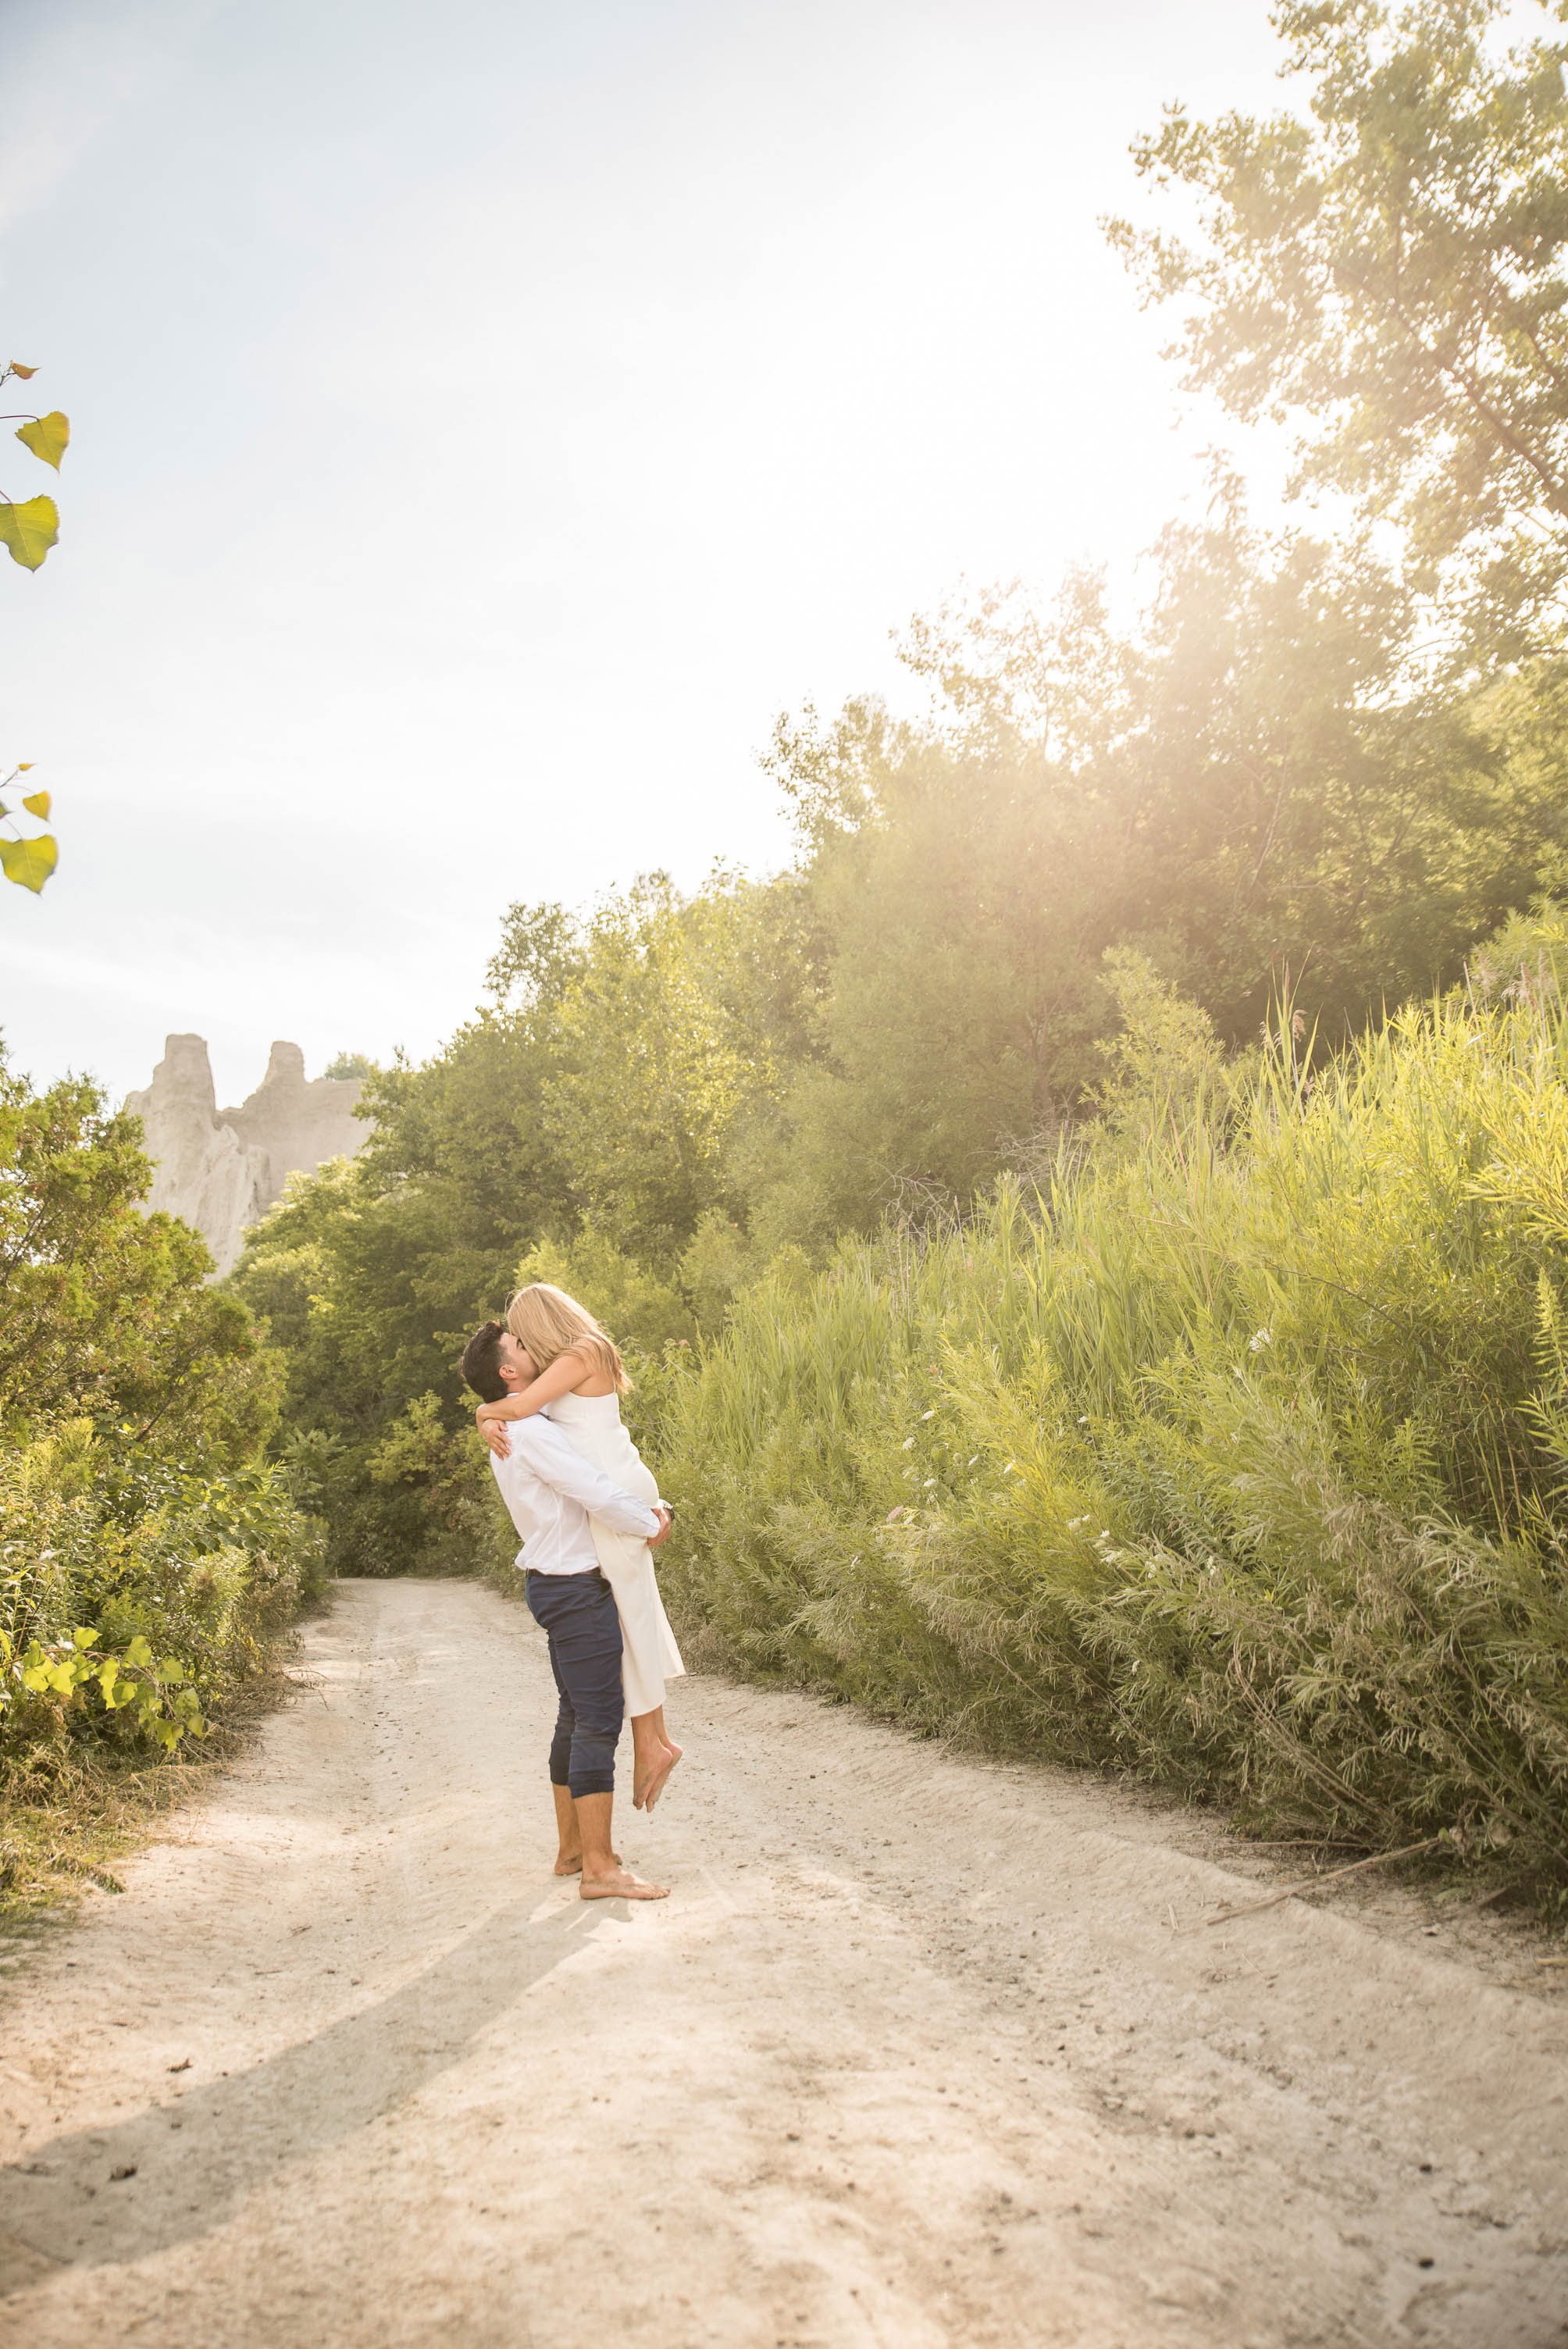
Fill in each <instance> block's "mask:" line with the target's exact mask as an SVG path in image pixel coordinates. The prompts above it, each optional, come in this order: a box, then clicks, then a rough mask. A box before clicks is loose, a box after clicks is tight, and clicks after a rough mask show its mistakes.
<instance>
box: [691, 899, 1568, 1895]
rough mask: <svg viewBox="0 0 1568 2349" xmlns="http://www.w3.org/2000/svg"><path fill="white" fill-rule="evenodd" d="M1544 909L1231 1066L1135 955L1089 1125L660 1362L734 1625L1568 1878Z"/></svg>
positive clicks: (1105, 1745)
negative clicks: (1395, 998)
mask: <svg viewBox="0 0 1568 2349" xmlns="http://www.w3.org/2000/svg"><path fill="white" fill-rule="evenodd" d="M1561 935H1562V925H1561V923H1560V922H1557V921H1555V918H1554V917H1553V919H1552V920H1549V921H1548V922H1547V923H1546V924H1545V926H1544V929H1543V931H1542V935H1541V937H1540V940H1539V945H1540V946H1541V947H1546V946H1547V945H1549V944H1550V942H1551V939H1552V937H1553V936H1557V937H1558V938H1560V937H1561ZM1509 943H1510V946H1511V948H1512V949H1514V950H1515V952H1516V953H1517V952H1518V950H1519V948H1520V947H1521V946H1522V944H1523V945H1524V947H1525V948H1526V951H1525V952H1523V953H1522V955H1520V957H1519V959H1518V960H1517V961H1516V962H1515V964H1514V966H1513V976H1512V978H1511V980H1510V981H1509V982H1508V983H1507V984H1506V985H1502V984H1500V983H1499V982H1500V980H1501V978H1503V977H1504V976H1506V975H1505V974H1502V973H1497V972H1494V975H1493V987H1494V992H1493V995H1492V999H1491V1000H1490V1001H1483V1000H1481V999H1480V997H1479V995H1470V996H1467V997H1463V998H1460V999H1447V1000H1443V1001H1439V1002H1438V1003H1436V1004H1434V1005H1432V1006H1429V1007H1428V1008H1426V1009H1417V1010H1413V1011H1410V1012H1408V1013H1406V1014H1403V1015H1401V1016H1400V1017H1399V1018H1398V1019H1396V1020H1395V1021H1394V1022H1393V1023H1392V1024H1391V1025H1390V1026H1389V1027H1388V1028H1387V1030H1384V1031H1383V1032H1381V1033H1379V1034H1377V1035H1376V1036H1373V1037H1371V1038H1369V1039H1368V1040H1366V1041H1365V1042H1364V1043H1363V1044H1362V1045H1361V1046H1360V1047H1359V1048H1358V1049H1357V1051H1356V1052H1355V1053H1354V1054H1353V1055H1352V1056H1350V1057H1349V1058H1347V1059H1346V1060H1345V1061H1343V1062H1340V1063H1336V1064H1332V1065H1329V1066H1327V1067H1326V1068H1323V1069H1321V1070H1320V1071H1316V1072H1315V1073H1314V1072H1310V1071H1308V1069H1307V1068H1306V1067H1305V1065H1304V1063H1303V1062H1302V1061H1300V1060H1299V1059H1298V1057H1297V1046H1296V1043H1295V1040H1294V1039H1293V1037H1292V1036H1291V1034H1290V1032H1289V1027H1288V1023H1287V1024H1286V1026H1285V1028H1284V1032H1283V1033H1282V1034H1280V1035H1277V1036H1276V1037H1275V1038H1274V1041H1273V1043H1272V1044H1271V1046H1270V1048H1269V1050H1267V1051H1266V1052H1265V1053H1264V1054H1263V1055H1262V1056H1261V1058H1259V1059H1258V1060H1256V1061H1254V1063H1253V1065H1252V1066H1250V1067H1248V1068H1246V1069H1244V1070H1243V1071H1240V1072H1235V1073H1232V1074H1231V1075H1229V1076H1228V1077H1227V1076H1225V1075H1223V1073H1222V1072H1221V1071H1219V1070H1218V1067H1217V1065H1216V1064H1215V1063H1213V1062H1212V1058H1211V1056H1210V1055H1209V1054H1208V1053H1207V1051H1206V1050H1205V1047H1204V1040H1203V1038H1202V1034H1201V1033H1199V1032H1197V1031H1195V1030H1194V1025H1193V1021H1192V1019H1191V1017H1190V1016H1186V1015H1183V1016H1181V1017H1176V1016H1175V1015H1174V1009H1173V1007H1172V1006H1171V1003H1170V1001H1169V999H1164V1000H1163V1002H1162V1000H1161V989H1160V988H1159V987H1158V985H1157V983H1156V982H1155V981H1154V980H1153V978H1152V975H1151V974H1150V972H1149V971H1148V969H1147V968H1142V969H1141V970H1140V968H1138V967H1136V966H1135V965H1130V964H1129V963H1128V962H1127V961H1126V960H1125V958H1124V960H1123V962H1122V964H1121V966H1120V967H1119V969H1117V970H1116V971H1115V972H1114V973H1113V984H1114V985H1115V987H1116V988H1117V990H1118V992H1119V995H1120V998H1121V1000H1122V1004H1123V1009H1124V1011H1128V1012H1130V1013H1131V1014H1132V1015H1133V1017H1134V1019H1135V1020H1136V1021H1137V1022H1138V1023H1139V1024H1140V1027H1141V1030H1142V1032H1141V1034H1132V1035H1130V1036H1129V1038H1128V1040H1127V1041H1126V1043H1125V1045H1124V1046H1123V1048H1122V1049H1121V1050H1119V1053H1118V1055H1117V1065H1116V1067H1114V1068H1113V1070H1112V1071H1111V1090H1112V1092H1113V1094H1114V1113H1113V1114H1112V1115H1110V1116H1109V1117H1108V1119H1107V1121H1106V1123H1105V1126H1104V1128H1103V1130H1102V1133H1100V1135H1099V1138H1098V1139H1097V1140H1096V1142H1095V1143H1094V1144H1093V1146H1092V1148H1091V1149H1090V1150H1089V1151H1088V1154H1087V1155H1080V1156H1079V1157H1078V1158H1077V1159H1075V1158H1074V1157H1073V1156H1072V1155H1070V1154H1068V1153H1066V1152H1064V1153H1063V1154H1061V1155H1060V1156H1059V1158H1058V1161H1057V1166H1056V1169H1055V1171H1054V1174H1052V1175H1051V1176H1050V1177H1049V1178H1048V1179H1047V1181H1046V1182H1045V1184H1044V1185H1043V1186H1042V1188H1041V1190H1040V1191H1039V1192H1038V1193H1037V1194H1031V1195H1026V1194H1025V1193H1024V1192H1023V1191H1022V1190H1021V1189H1020V1188H1019V1187H1017V1186H1016V1185H1005V1186H1004V1187H1003V1188H1002V1189H1001V1190H1000V1191H999V1193H998V1194H997V1195H996V1196H995V1200H994V1201H993V1203H992V1204H991V1205H990V1206H988V1207H987V1208H986V1209H985V1211H984V1212H983V1213H982V1214H981V1215H980V1216H979V1217H978V1218H977V1219H976V1220H975V1223H974V1224H973V1225H972V1226H970V1227H969V1228H963V1227H961V1226H956V1225H954V1224H952V1223H948V1224H946V1225H944V1226H939V1227H937V1228H933V1229H927V1230H925V1231H923V1232H920V1231H910V1230H905V1231H903V1232H890V1233H886V1234H884V1235H883V1236H882V1237H878V1238H875V1239H872V1240H865V1241H852V1242H849V1243H846V1244H844V1245H842V1246H841V1247H840V1248H839V1249H838V1250H837V1251H836V1253H835V1254H834V1255H833V1257H832V1258H831V1260H830V1262H829V1263H828V1265H827V1266H826V1268H825V1269H823V1270H821V1271H820V1272H818V1273H807V1272H804V1271H803V1270H802V1268H800V1267H799V1265H795V1264H792V1265H789V1266H787V1267H785V1268H782V1269H780V1270H778V1271H775V1272H773V1273H770V1274H769V1275H768V1276H766V1277H765V1278H763V1279H762V1280H761V1281H760V1282H759V1283H758V1284H757V1285H756V1286H755V1287H753V1288H751V1289H750V1290H749V1291H748V1292H747V1293H746V1294H745V1295H743V1296H742V1297H741V1298H740V1299H738V1302H737V1303H736V1305H735V1307H734V1309H733V1311H732V1316H731V1319H730V1323H729V1326H728V1328H727V1330H726V1331H725V1333H724V1335H723V1336H722V1337H721V1338H719V1339H718V1340H717V1341H715V1342H714V1343H712V1344H710V1345H709V1346H708V1347H707V1350H706V1351H704V1352H703V1353H702V1354H701V1355H700V1357H691V1356H687V1357H686V1361H689V1362H691V1364H692V1367H691V1368H690V1370H689V1371H682V1369H681V1368H680V1366H679V1363H678V1361H672V1362H671V1364H670V1365H669V1367H668V1368H667V1370H666V1372H665V1375H664V1377H663V1379H662V1381H661V1382H660V1384H659V1387H658V1391H657V1392H656V1394H655V1396H654V1398H653V1401H654V1403H655V1411H656V1421H657V1424H656V1429H655V1435H654V1442H655V1456H656V1458H657V1460H658V1464H659V1470H660V1475H661V1479H662V1481H663V1482H664V1484H665V1488H666V1490H667V1491H669V1492H670V1493H671V1495H673V1496H674V1497H675V1498H676V1501H677V1503H678V1504H679V1506H680V1525H681V1529H682V1539H681V1540H680V1541H679V1542H678V1543H676V1544H675V1545H674V1546H673V1547H672V1548H671V1549H670V1550H669V1551H668V1552H666V1553H665V1557H666V1559H667V1561H668V1563H667V1567H666V1568H665V1579H666V1581H667V1582H668V1584H669V1587H670V1597H671V1601H672V1606H673V1608H674V1609H676V1611H677V1613H678V1617H679V1619H680V1623H681V1627H682V1629H683V1632H684V1634H685V1636H686V1637H687V1638H688V1639H689V1640H691V1642H692V1645H693V1648H694V1649H695V1651H696V1653H697V1655H698V1656H699V1657H701V1658H702V1659H704V1660H705V1661H710V1662H722V1663H725V1664H727V1665H730V1666H732V1667H737V1668H739V1669H742V1670H746V1671H751V1672H754V1673H757V1674H760V1675H764V1676H771V1677H782V1678H786V1679H789V1680H792V1681H797V1682H805V1683H807V1684H810V1685H813V1686H816V1687H820V1688H824V1689H830V1690H833V1691H835V1692H839V1693H841V1694H842V1695H844V1696H847V1697H850V1698H852V1699H854V1700H855V1701H857V1702H861V1703H865V1704H869V1705H872V1706H874V1707H876V1708H878V1709H880V1710H882V1711H884V1712H887V1713H896V1714H898V1715H900V1716H902V1717H903V1718H905V1719H907V1720H909V1721H911V1722H913V1723H917V1724H919V1725H921V1726H923V1727H926V1728H929V1729H932V1730H943V1731H946V1732H958V1733H965V1734H967V1735H969V1736H972V1737H975V1738H982V1739H984V1740H985V1742H987V1743H988V1744H1001V1745H1005V1746H1011V1747H1014V1748H1016V1749H1018V1750H1022V1751H1026V1752H1029V1753H1032V1754H1038V1755H1042V1756H1048V1757H1051V1758H1055V1759H1059V1760H1064V1761H1070V1762H1077V1763H1086V1764H1101V1765H1104V1764H1115V1765H1117V1766H1119V1767H1123V1768H1127V1769H1130V1770H1132V1771H1135V1772H1137V1773H1140V1774H1141V1775H1146V1776H1149V1777H1151V1778H1159V1779H1161V1780H1163V1781H1165V1782H1167V1783H1169V1784H1171V1785H1176V1786H1179V1787H1180V1788H1181V1789H1182V1790H1184V1791H1185V1792H1187V1793H1189V1794H1192V1795H1212V1796H1214V1797H1217V1798H1221V1799H1223V1800H1225V1801H1227V1802H1229V1803H1231V1804H1233V1805H1234V1806H1237V1807H1238V1808H1239V1811H1240V1813H1241V1815H1242V1816H1243V1819H1246V1820H1250V1821H1253V1822H1258V1823H1262V1822H1265V1821H1266V1822H1268V1823H1269V1824H1270V1826H1271V1827H1272V1828H1273V1829H1274V1830H1275V1831H1279V1832H1284V1833H1293V1832H1297V1833H1310V1834H1322V1835H1332V1836H1335V1837H1344V1838H1346V1839H1347V1840H1350V1841H1353V1842H1357V1843H1361V1844H1364V1845H1366V1846H1367V1847H1380V1846H1398V1845H1404V1844H1409V1843H1411V1842H1413V1841H1416V1840H1418V1839H1419V1838H1420V1837H1425V1836H1429V1835H1435V1834H1439V1833H1440V1832H1441V1833H1446V1834H1447V1835H1449V1837H1451V1839H1452V1842H1453V1845H1454V1847H1455V1848H1456V1849H1457V1850H1458V1851H1459V1852H1460V1854H1462V1856H1463V1857H1464V1858H1465V1859H1466V1861H1467V1862H1468V1863H1470V1865H1472V1866H1474V1867H1475V1868H1478V1869H1480V1870H1482V1871H1484V1872H1485V1873H1487V1874H1488V1875H1490V1876H1491V1877H1493V1878H1496V1879H1497V1880H1499V1881H1501V1882H1506V1883H1510V1884H1515V1885H1518V1886H1520V1887H1522V1888H1526V1889H1529V1890H1530V1891H1531V1892H1532V1893H1533V1894H1534V1895H1536V1896H1537V1897H1539V1898H1541V1899H1542V1900H1544V1901H1547V1902H1549V1903H1552V1902H1556V1903H1561V1902H1563V1900H1564V1899H1568V1588H1565V1584H1564V1574H1563V1543H1562V1537H1561V1532H1560V1529H1559V1516H1560V1509H1559V1502H1560V1496H1561V1494H1562V1491H1563V1481H1564V1477H1565V1475H1568V1321H1565V1319H1564V1314H1565V1306H1564V1297H1565V1291H1568V1090H1565V1088H1564V1076H1565V1074H1568V1014H1565V1013H1564V1009H1563V1004H1562V1002H1561V1000H1560V999H1559V997H1558V995H1557V992H1556V988H1555V986H1554V984H1553V983H1551V979H1550V958H1549V957H1547V956H1545V955H1543V953H1542V952H1540V951H1534V950H1533V947H1532V941H1530V940H1522V938H1521V936H1520V934H1519V933H1518V932H1517V930H1516V932H1515V933H1514V934H1513V936H1511V939H1510V941H1509ZM1161 1038H1163V1040H1164V1041H1163V1044H1162V1043H1161ZM1172 1061H1174V1067H1172Z"/></svg>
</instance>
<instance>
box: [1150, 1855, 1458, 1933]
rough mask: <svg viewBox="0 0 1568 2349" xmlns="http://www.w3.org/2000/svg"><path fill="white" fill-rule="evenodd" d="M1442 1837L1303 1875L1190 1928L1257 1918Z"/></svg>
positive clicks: (1398, 1857)
mask: <svg viewBox="0 0 1568 2349" xmlns="http://www.w3.org/2000/svg"><path fill="white" fill-rule="evenodd" d="M1442 1840H1443V1838H1442V1837H1441V1835H1435V1836H1428V1837H1427V1838H1426V1841H1425V1842H1424V1843H1408V1844H1407V1845H1406V1846H1405V1847H1404V1849H1403V1850H1402V1851H1375V1852H1374V1853H1373V1855H1372V1857H1371V1858H1370V1859H1353V1860H1352V1861H1351V1863H1350V1865H1349V1867H1348V1868H1330V1869H1329V1871H1328V1873H1327V1875H1326V1876H1304V1877H1301V1878H1298V1880H1297V1881H1296V1882H1295V1884H1285V1885H1282V1886H1281V1888H1280V1889H1279V1890H1278V1891H1277V1892H1271V1893H1270V1894H1269V1897H1268V1899H1266V1900H1249V1901H1248V1902H1247V1903H1246V1904H1245V1906H1244V1907H1243V1908H1241V1909H1221V1910H1220V1911H1219V1912H1218V1914H1217V1915H1216V1916H1213V1917H1205V1918H1204V1920H1203V1922H1202V1925H1189V1926H1188V1928H1187V1930H1188V1931H1189V1932H1190V1933H1201V1932H1202V1931H1204V1930H1206V1929H1207V1927H1209V1926H1210V1925H1228V1924H1229V1923H1230V1922H1231V1920H1232V1919H1233V1918H1234V1917H1255V1916H1256V1915H1257V1913H1258V1910H1259V1909H1274V1908H1277V1907H1278V1905H1279V1903H1280V1902H1281V1901H1282V1900H1292V1899H1295V1895H1296V1894H1297V1893H1298V1892H1315V1891H1316V1890H1317V1889H1318V1888H1319V1887H1320V1886H1321V1885H1325V1884H1337V1883H1338V1881H1339V1879H1340V1878H1341V1877H1342V1876H1359V1875H1360V1873H1361V1871H1362V1869H1363V1868H1382V1867H1383V1866H1385V1865H1386V1863H1387V1861H1389V1860H1391V1859H1414V1858H1415V1857H1416V1855H1417V1853H1418V1852H1422V1851H1435V1850H1436V1849H1437V1847H1438V1846H1439V1844H1440V1843H1441V1842H1442Z"/></svg>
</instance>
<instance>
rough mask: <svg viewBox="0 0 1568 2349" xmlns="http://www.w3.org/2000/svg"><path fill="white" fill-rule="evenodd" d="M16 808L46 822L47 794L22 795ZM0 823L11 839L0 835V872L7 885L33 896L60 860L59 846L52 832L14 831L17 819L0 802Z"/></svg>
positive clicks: (18, 770)
mask: <svg viewBox="0 0 1568 2349" xmlns="http://www.w3.org/2000/svg"><path fill="white" fill-rule="evenodd" d="M32 764H33V761H31V759H23V760H21V761H19V762H18V764H17V765H15V767H13V768H12V770H11V771H10V773H9V774H8V775H7V776H6V777H5V780H4V781H0V792H3V791H8V790H9V789H10V787H11V785H12V784H13V783H14V782H15V781H16V778H17V777H18V776H19V775H25V774H26V773H28V772H29V771H30V770H31V768H32ZM19 804H20V805H21V807H22V808H23V809H24V811H25V812H26V813H27V814H28V815H31V816H36V818H37V819H38V821H39V823H47V822H48V816H49V808H50V804H51V802H50V797H49V793H48V792H29V791H24V792H23V793H22V797H21V800H20V802H19ZM0 821H3V822H4V823H7V824H8V825H9V826H10V828H11V832H12V834H13V837H12V838H11V839H9V840H7V839H6V838H5V835H4V834H3V833H0V871H3V872H4V873H5V878H6V880H7V881H15V883H16V885H17V886H18V887H19V888H22V889H31V890H32V892H33V894H34V895H35V896H36V895H37V893H38V891H39V890H40V889H41V888H42V887H43V885H44V884H45V882H46V880H47V879H48V877H49V875H50V874H51V873H52V872H53V871H54V869H55V867H56V865H57V864H58V863H59V860H60V843H59V842H58V841H57V839H56V838H55V835H54V833H52V832H35V833H22V832H18V831H17V829H16V819H15V815H14V814H13V812H12V810H11V806H10V803H9V802H8V801H5V800H0Z"/></svg>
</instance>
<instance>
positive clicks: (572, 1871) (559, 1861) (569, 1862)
mask: <svg viewBox="0 0 1568 2349" xmlns="http://www.w3.org/2000/svg"><path fill="white" fill-rule="evenodd" d="M610 1856H611V1857H612V1858H613V1859H614V1863H615V1865H616V1867H617V1868H619V1867H620V1865H621V1855H620V1853H619V1852H618V1851H617V1852H612V1853H611V1855H610ZM555 1873H556V1875H557V1876H581V1875H582V1873H583V1855H582V1853H581V1852H580V1851H562V1852H557V1854H556V1856H555Z"/></svg>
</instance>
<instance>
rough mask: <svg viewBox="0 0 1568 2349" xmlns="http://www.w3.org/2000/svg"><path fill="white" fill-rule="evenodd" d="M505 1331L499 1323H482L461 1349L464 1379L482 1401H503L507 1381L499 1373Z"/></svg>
mask: <svg viewBox="0 0 1568 2349" xmlns="http://www.w3.org/2000/svg"><path fill="white" fill-rule="evenodd" d="M505 1336H506V1330H505V1327H504V1326H503V1324H502V1323H500V1321H486V1322H483V1323H482V1324H481V1325H480V1328H479V1329H477V1330H475V1331H474V1334H473V1336H472V1337H471V1338H470V1339H469V1342H468V1344H467V1345H466V1346H465V1347H464V1348H463V1376H464V1378H465V1379H467V1381H468V1382H469V1386H471V1387H472V1389H473V1391H474V1392H475V1394H477V1395H478V1397H479V1399H480V1402H505V1400H506V1392H507V1387H506V1381H505V1380H504V1379H503V1378H502V1376H501V1374H500V1341H501V1340H502V1339H503V1338H504V1337H505Z"/></svg>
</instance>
